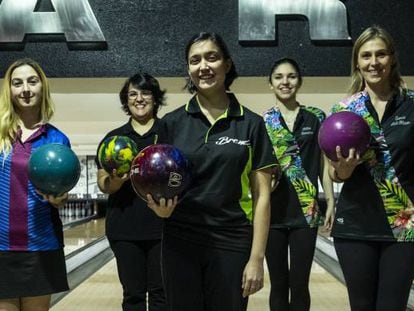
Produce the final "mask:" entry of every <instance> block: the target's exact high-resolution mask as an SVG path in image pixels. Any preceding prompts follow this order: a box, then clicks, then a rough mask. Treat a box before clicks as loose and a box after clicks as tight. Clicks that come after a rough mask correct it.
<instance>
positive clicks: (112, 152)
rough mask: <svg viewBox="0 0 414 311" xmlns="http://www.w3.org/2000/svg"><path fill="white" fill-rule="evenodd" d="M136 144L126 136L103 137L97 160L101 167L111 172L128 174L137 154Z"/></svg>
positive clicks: (119, 174)
mask: <svg viewBox="0 0 414 311" xmlns="http://www.w3.org/2000/svg"><path fill="white" fill-rule="evenodd" d="M138 151H139V150H138V146H137V144H136V143H135V142H134V141H133V140H132V139H130V138H128V137H126V136H119V135H117V136H110V137H107V138H105V139H104V140H103V141H102V143H101V144H100V146H99V149H98V160H99V163H100V164H101V166H102V168H103V169H104V170H105V171H107V172H108V173H110V174H112V172H113V170H116V175H118V176H119V177H122V176H123V175H125V174H128V173H129V171H130V169H131V163H132V161H133V160H134V158H135V156H136V155H137V154H138Z"/></svg>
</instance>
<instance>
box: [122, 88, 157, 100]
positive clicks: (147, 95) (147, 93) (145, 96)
mask: <svg viewBox="0 0 414 311" xmlns="http://www.w3.org/2000/svg"><path fill="white" fill-rule="evenodd" d="M138 95H141V97H142V98H143V99H146V100H148V99H152V92H151V91H149V90H142V91H139V92H137V91H131V92H128V99H130V100H136V99H137V98H138Z"/></svg>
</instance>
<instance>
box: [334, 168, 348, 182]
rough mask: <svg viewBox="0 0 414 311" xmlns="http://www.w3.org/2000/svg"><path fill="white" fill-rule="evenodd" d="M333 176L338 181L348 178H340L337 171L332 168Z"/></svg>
mask: <svg viewBox="0 0 414 311" xmlns="http://www.w3.org/2000/svg"><path fill="white" fill-rule="evenodd" d="M334 177H335V179H336V180H338V181H339V182H345V181H346V180H347V179H348V178H349V177H348V178H346V179H342V178H341V177H339V175H338V171H337V170H334Z"/></svg>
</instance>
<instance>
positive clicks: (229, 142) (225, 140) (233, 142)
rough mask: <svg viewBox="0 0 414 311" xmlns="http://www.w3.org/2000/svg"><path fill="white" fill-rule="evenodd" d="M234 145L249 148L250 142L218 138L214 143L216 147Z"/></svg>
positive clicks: (226, 137)
mask: <svg viewBox="0 0 414 311" xmlns="http://www.w3.org/2000/svg"><path fill="white" fill-rule="evenodd" d="M226 144H236V145H242V146H250V140H240V139H237V138H230V137H228V136H224V137H220V138H219V139H218V140H217V141H216V145H226Z"/></svg>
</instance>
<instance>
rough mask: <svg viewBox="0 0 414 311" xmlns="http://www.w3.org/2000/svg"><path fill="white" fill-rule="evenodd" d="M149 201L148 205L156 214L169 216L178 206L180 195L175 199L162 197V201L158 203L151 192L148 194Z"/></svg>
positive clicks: (163, 216)
mask: <svg viewBox="0 0 414 311" xmlns="http://www.w3.org/2000/svg"><path fill="white" fill-rule="evenodd" d="M147 202H148V204H147V205H148V207H149V208H150V209H152V210H153V211H154V213H155V214H157V215H158V216H159V217H161V218H168V217H170V216H171V214H172V213H173V211H174V209H175V207H176V206H177V202H178V197H177V196H175V197H174V198H173V199H168V200H166V199H165V198H161V199H160V202H159V203H157V202H155V200H154V199H153V198H152V196H151V195H150V194H147Z"/></svg>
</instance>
